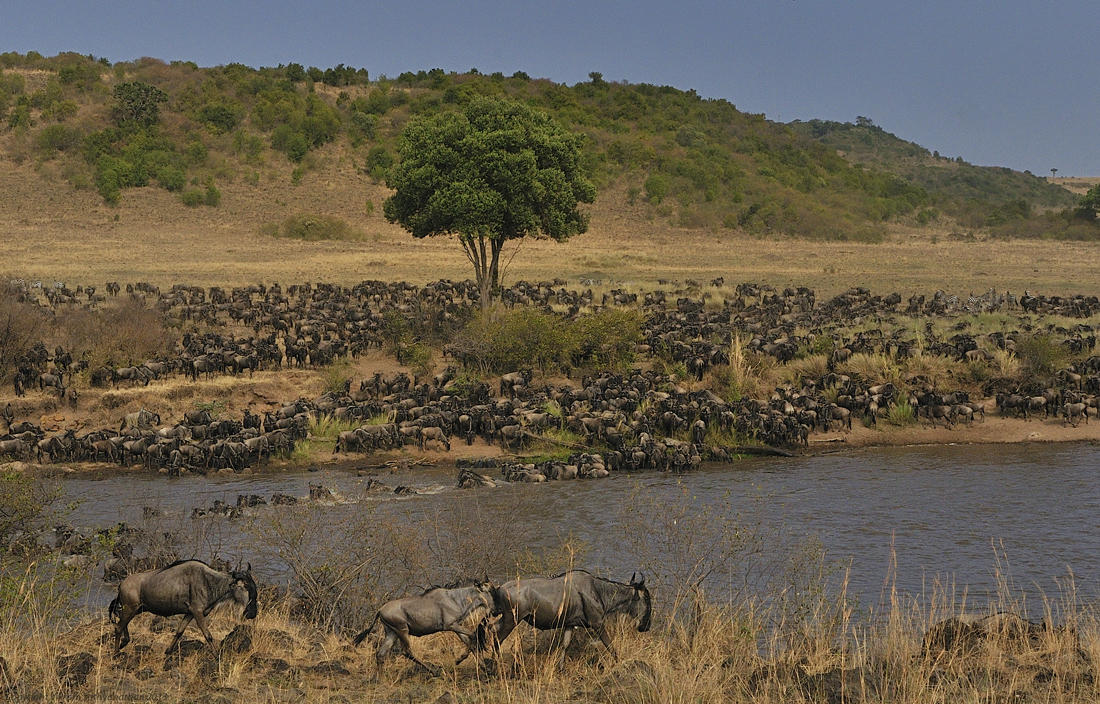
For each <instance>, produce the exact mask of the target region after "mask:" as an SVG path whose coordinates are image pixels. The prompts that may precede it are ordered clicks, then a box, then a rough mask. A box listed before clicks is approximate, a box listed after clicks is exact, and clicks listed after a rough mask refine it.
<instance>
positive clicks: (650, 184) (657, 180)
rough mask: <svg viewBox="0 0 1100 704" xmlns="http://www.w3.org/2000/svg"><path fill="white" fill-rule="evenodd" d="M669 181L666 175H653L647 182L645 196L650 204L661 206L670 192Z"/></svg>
mask: <svg viewBox="0 0 1100 704" xmlns="http://www.w3.org/2000/svg"><path fill="white" fill-rule="evenodd" d="M669 188H670V186H669V180H668V177H667V176H665V175H664V174H653V175H652V176H650V177H649V178H647V179H646V181H645V195H646V198H648V199H649V202H650V203H653V204H654V205H657V204H659V203H660V202H661V201H663V200H664V199H665V197H666V196H667V195H668V192H669Z"/></svg>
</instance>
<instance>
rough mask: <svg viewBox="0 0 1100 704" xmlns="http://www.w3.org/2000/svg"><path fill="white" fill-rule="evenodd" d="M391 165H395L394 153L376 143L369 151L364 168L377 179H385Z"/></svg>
mask: <svg viewBox="0 0 1100 704" xmlns="http://www.w3.org/2000/svg"><path fill="white" fill-rule="evenodd" d="M391 166H393V155H392V154H390V153H389V151H388V150H387V149H386V148H385V147H383V146H380V145H376V146H373V147H371V148H370V151H368V152H367V162H366V166H365V167H364V168H365V169H366V172H367V173H368V174H370V176H371V178H373V179H374V180H375V181H381V180H383V179H385V178H386V173H387V172H388V171H389V169H390V167H391Z"/></svg>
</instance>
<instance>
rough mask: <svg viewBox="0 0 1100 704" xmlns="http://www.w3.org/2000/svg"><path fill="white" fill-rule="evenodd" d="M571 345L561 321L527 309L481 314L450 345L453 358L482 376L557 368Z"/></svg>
mask: <svg viewBox="0 0 1100 704" xmlns="http://www.w3.org/2000/svg"><path fill="white" fill-rule="evenodd" d="M573 346H574V345H573V337H572V334H571V331H570V330H569V327H568V325H567V323H566V321H565V320H564V319H563V318H561V317H560V316H557V315H554V314H553V313H544V312H542V311H539V310H534V309H531V308H515V309H511V310H507V309H502V308H494V309H490V310H488V311H484V312H482V313H480V314H479V315H477V316H476V317H475V318H474V319H473V320H472V321H470V323H469V324H468V325H467V326H466V327H465V328H463V329H462V330H461V331H459V333H458V334H457V335H456V336H455V339H454V340H453V341H452V343H451V348H452V349H453V350H454V352H455V357H456V358H458V359H460V360H462V362H463V364H465V365H466V366H468V367H472V368H475V369H477V370H479V371H480V372H482V373H483V374H485V373H496V374H500V373H506V372H512V371H516V370H518V369H523V368H527V367H535V368H538V369H541V370H549V369H561V368H563V367H564V366H566V364H567V363H568V361H569V355H570V352H571V350H572V349H573Z"/></svg>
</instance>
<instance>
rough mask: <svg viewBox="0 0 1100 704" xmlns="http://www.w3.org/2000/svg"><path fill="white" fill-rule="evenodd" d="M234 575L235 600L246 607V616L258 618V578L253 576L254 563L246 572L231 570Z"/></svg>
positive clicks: (231, 574) (249, 565) (250, 564)
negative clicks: (255, 578)
mask: <svg viewBox="0 0 1100 704" xmlns="http://www.w3.org/2000/svg"><path fill="white" fill-rule="evenodd" d="M230 576H232V577H233V601H235V602H237V603H238V604H240V605H241V606H243V607H244V617H245V618H249V619H251V618H256V613H257V611H258V608H257V606H256V580H254V579H253V578H252V563H249V564H248V567H246V568H245V570H244V572H231V573H230Z"/></svg>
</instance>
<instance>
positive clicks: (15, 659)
mask: <svg viewBox="0 0 1100 704" xmlns="http://www.w3.org/2000/svg"><path fill="white" fill-rule="evenodd" d="M842 586H843V585H841V587H842ZM682 596H684V599H685V602H686V603H687V605H688V608H687V614H688V615H687V616H686V617H685V618H683V619H681V620H675V621H672V620H668V619H663V620H661V621H658V622H657V623H656V624H655V625H654V628H653V630H652V631H651V632H649V633H647V634H640V633H637V632H635V631H634V630H632V629H630V628H628V627H627V625H626V624H623V623H616V624H613V625H612V627H611V630H612V633H613V641H614V644H615V647H616V649H617V651H618V656H617V657H612V656H609V655H607V654H606V653H603V652H602V650H601V647H600V646H599V644H598V642H596V641H595V640H594V639H592V638H590V637H588V636H586V634H585V633H584V632H583V631H579V632H578V634H577V636H576V637H575V639H574V644H573V645H572V646H571V647H570V649H569V650H568V651H567V652H564V653H563V652H561V651H559V650H553V649H551V646H552V643H551V640H550V638H549V636H548V635H546V634H544V635H542V636H539V635H537V634H536V633H534V632H533V631H532V630H531V629H528V628H526V627H525V626H523V625H521V626H520V629H519V630H517V632H516V634H515V635H514V636H513V637H512V638H511V639H510V640H509V641H508V642H506V644H505V648H504V650H503V655H502V658H501V661H500V664H501V666H502V667H501V669H502V671H503V673H504V674H503V675H502V676H491V675H489V674H487V673H486V671H485V670H484V669H480V668H479V667H478V666H477V665H475V664H474V662H473V661H472V659H471V660H467V662H466V663H464V664H462V665H460V666H458V667H451V666H450V663H453V662H454V661H455V660H456V659H457V657H458V656H459V655H460V654H461V652H462V648H461V646H460V645H459V643H458V641H457V639H455V638H454V636H451V635H449V634H440V635H436V636H429V637H425V638H414V639H413V641H414V644H413V647H414V648H415V651H416V653H417V654H418V655H419V656H420V657H421V658H422V659H424V660H426V661H427V662H431V663H436V664H440V665H443V666H444V667H443V674H442V675H441V676H439V677H430V676H428V675H426V674H425V673H423V672H420V671H417V670H416V669H414V667H413V666H412V665H411V664H409V663H407V662H406V661H400V660H397V661H395V660H390V661H388V662H387V663H386V664H385V665H384V666H383V668H382V670H381V671H378V670H377V669H376V668H375V665H374V662H373V653H372V649H373V645H374V644H375V643H376V642H377V640H376V638H377V634H376V635H375V637H373V638H371V639H369V640H368V641H367V642H366V643H365V644H364V645H363V646H362V647H360V648H354V647H352V646H351V644H350V642H348V640H346V639H345V638H343V637H338V636H335V635H333V634H331V633H327V632H322V631H318V630H316V629H314V628H311V627H308V626H304V625H302V624H301V623H298V622H296V621H295V620H294V619H293V618H292V617H291V607H290V604H289V603H288V602H287V601H285V600H283V601H276V602H274V603H273V604H272V603H269V604H268V605H266V606H265V608H262V609H261V611H260V615H259V617H258V618H257V619H256V620H255V621H254V622H252V623H251V624H250V625H248V626H245V627H244V630H243V631H242V632H245V633H247V634H248V635H249V636H250V638H251V644H250V645H248V646H247V647H243V648H241V649H240V652H235V651H234V650H232V649H223V650H221V651H220V652H215V651H211V650H208V649H206V648H204V647H202V646H201V645H200V644H199V643H198V642H197V641H191V642H190V643H187V644H186V645H185V648H184V654H179V653H177V654H175V655H173V656H170V657H168V658H165V656H164V655H163V654H162V653H163V649H164V647H165V646H166V644H167V643H168V641H169V640H170V638H171V634H172V632H173V629H172V628H171V627H167V628H166V627H165V626H166V625H170V624H163V623H161V624H160V625H159V630H158V631H157V632H155V633H154V632H151V631H150V630H149V629H150V626H151V625H152V624H153V623H154V621H153V619H152V617H150V616H148V615H144V616H139V617H138V618H137V619H136V620H135V621H134V623H133V624H132V625H131V633H132V635H133V641H132V643H131V644H130V646H129V647H128V648H127V650H126V651H124V652H123V655H122V656H121V657H118V658H115V657H113V656H112V655H111V654H110V644H109V637H110V635H109V634H110V625H109V624H108V623H107V622H106V621H105V619H103V618H101V617H94V618H89V619H87V620H84V621H83V622H81V623H80V624H79V625H77V626H76V627H75V628H70V627H64V628H63V627H58V626H57V625H56V624H54V625H52V626H48V625H47V624H45V623H39V624H38V627H36V628H32V629H22V630H13V629H11V628H8V627H5V628H3V630H0V648H2V650H3V652H4V653H5V659H6V662H7V668H8V673H9V675H8V676H9V677H10V678H11V680H9V681H12V680H13V681H14V682H15V687H14V688H13V689H10V690H8V693H9V694H11V695H12V696H13V699H11V700H12V701H30V700H34V701H41V702H46V703H52V702H74V701H88V702H115V701H150V702H152V701H158V702H164V703H169V702H173V703H174V702H189V701H198V700H203V701H219V702H220V701H226V702H228V701H288V699H287V697H291V698H292V700H293V701H300V702H330V701H357V702H358V701H362V702H382V701H423V702H433V701H436V700H439V701H462V702H479V703H480V702H484V703H495V702H518V703H522V704H536V703H538V704H555V703H557V702H563V703H564V702H609V703H611V702H613V703H615V704H627V703H630V704H634V703H637V704H648V703H651V702H652V703H654V704H656V703H658V702H662V703H663V702H726V701H752V702H758V703H760V704H780V703H783V704H786V703H788V702H826V701H828V702H841V701H843V702H850V703H852V704H856V703H862V702H868V703H869V702H895V703H897V704H929V703H943V704H947V703H949V702H961V701H974V702H979V701H1022V702H1039V701H1042V702H1066V703H1070V702H1094V701H1096V697H1097V694H1098V692H1097V686H1096V684H1095V683H1094V680H1093V673H1094V672H1095V668H1096V667H1097V665H1098V664H1100V626H1098V621H1097V617H1096V614H1095V612H1094V611H1093V610H1091V609H1090V608H1087V607H1085V606H1082V605H1080V604H1078V603H1077V601H1076V597H1075V594H1074V593H1073V591H1072V585H1070V586H1069V587H1067V589H1066V591H1065V592H1064V593H1062V594H1059V595H1055V596H1054V597H1053V598H1052V599H1051V600H1050V601H1049V602H1046V603H1045V604H1044V605H1042V606H1040V611H1042V612H1043V613H1040V614H1039V617H1042V616H1044V615H1045V616H1046V617H1047V618H1050V617H1051V614H1052V610H1055V609H1056V610H1057V611H1058V614H1057V618H1058V621H1059V622H1060V623H1062V624H1065V625H1066V626H1067V628H1058V629H1040V630H1039V631H1037V632H1036V633H1035V634H1034V635H1033V636H1032V637H1030V638H1029V637H1021V634H1020V633H1019V632H1017V631H1014V630H1013V629H1012V628H1001V629H996V630H994V631H991V632H989V633H987V634H986V636H985V637H984V638H981V639H979V638H963V639H962V640H961V641H959V642H958V643H957V644H956V646H955V647H948V648H946V649H945V648H943V647H940V646H938V645H934V644H932V643H931V642H930V641H929V642H928V643H926V642H925V640H924V639H925V634H926V632H928V631H929V630H930V626H932V624H936V623H943V622H950V620H951V619H957V618H959V617H961V616H963V615H964V613H969V614H979V615H988V614H995V613H1003V612H1013V613H1018V612H1020V610H1021V608H1022V607H1023V604H1022V603H1021V601H1020V600H1019V599H1017V598H1014V597H1013V596H1012V595H1011V594H1010V593H1007V592H1005V593H1002V594H1001V595H1000V596H999V597H998V598H995V600H994V603H992V604H990V605H989V606H987V607H979V608H975V607H974V606H973V605H967V604H965V595H959V594H956V593H954V592H953V590H951V589H950V587H949V586H945V585H942V584H941V585H934V586H933V589H932V592H931V593H930V594H929V595H927V598H920V599H910V598H906V597H901V596H899V595H898V594H897V593H895V592H893V591H891V590H889V589H887V590H886V592H885V598H884V600H883V603H881V604H879V605H877V606H872V607H868V608H865V609H854V608H852V604H850V603H849V602H848V601H846V599H845V598H844V594H843V590H842V589H841V591H840V593H839V594H834V595H831V596H821V597H819V598H815V599H811V600H810V601H809V602H807V603H806V604H805V608H803V609H801V610H800V611H799V612H797V613H790V612H786V613H784V612H781V611H776V610H772V609H768V608H763V607H760V606H758V605H754V604H752V603H741V604H716V603H710V602H706V601H704V600H700V599H699V598H698V596H699V595H698V594H696V595H694V596H692V595H691V594H684V595H682ZM664 598H665V599H671V598H674V595H666V596H665V597H664ZM211 623H212V629H213V631H214V635H215V637H216V638H218V639H221V638H224V637H225V636H226V635H227V634H228V633H229V632H230V631H231V630H232V629H234V628H236V622H235V620H234V618H233V617H232V615H231V614H228V613H226V612H221V613H216V614H215V615H214V617H213V618H212V619H211ZM4 625H5V626H10V625H11V624H10V623H5V624H4ZM946 632H947V633H951V631H946ZM188 635H189V636H192V635H194V634H193V633H192V632H191V631H189V632H188ZM941 645H942V644H941ZM77 653H87V654H88V656H89V657H90V671H89V673H88V676H87V679H86V680H85V681H84V682H83V683H82V684H78V685H76V686H67V685H66V682H65V680H64V678H63V676H62V673H60V672H59V668H58V660H59V658H61V657H64V656H67V655H71V654H77ZM441 697H443V699H441Z"/></svg>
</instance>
